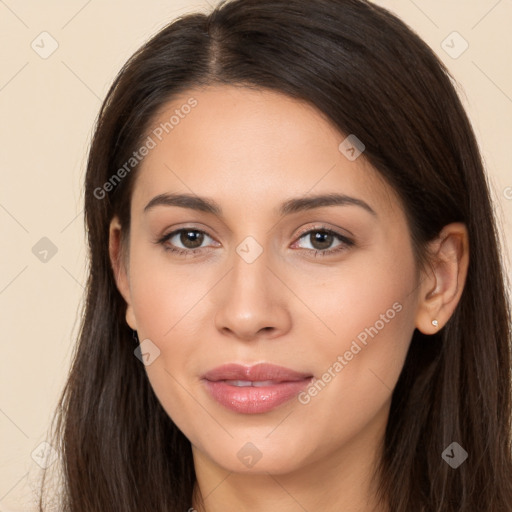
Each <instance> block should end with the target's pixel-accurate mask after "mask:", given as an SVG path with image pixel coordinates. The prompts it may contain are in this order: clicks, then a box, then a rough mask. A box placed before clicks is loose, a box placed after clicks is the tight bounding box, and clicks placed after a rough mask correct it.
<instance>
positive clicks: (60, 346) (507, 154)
mask: <svg viewBox="0 0 512 512" xmlns="http://www.w3.org/2000/svg"><path fill="white" fill-rule="evenodd" d="M210 1H211V3H212V4H213V3H215V2H214V0H210ZM376 3H378V4H380V5H383V6H386V7H388V8H389V9H391V10H392V11H394V12H396V13H397V14H398V15H399V16H400V17H401V18H402V19H403V20H404V21H405V22H406V23H407V24H408V25H410V26H411V27H412V28H413V29H415V30H416V31H417V32H418V33H419V35H420V36H422V37H423V38H424V39H425V41H426V42H427V43H428V44H429V45H430V46H431V47H432V48H433V49H434V51H436V53H437V54H439V55H440V57H441V58H442V59H443V61H444V62H445V63H446V64H447V65H448V67H449V69H450V70H451V71H452V73H453V75H454V77H455V79H456V80H457V81H458V83H459V84H460V93H461V94H462V96H463V101H464V104H465V105H466V108H467V110H468V112H469V114H470V117H471V119H472V122H473V125H474V127H475V130H476V134H477V137H478V139H479V141H480V145H481V148H482V152H483V155H484V158H485V162H486V165H487V169H488V172H489V177H490V181H491V185H492V188H493V194H494V196H495V203H496V208H497V211H498V215H499V217H500V219H501V223H502V227H501V229H502V232H503V237H504V247H505V249H504V252H506V253H507V254H510V252H511V251H510V249H511V247H512V226H511V222H510V219H511V218H512V215H511V213H512V188H510V187H512V173H511V167H510V164H511V146H512V144H511V136H512V122H511V121H512V63H511V58H510V48H512V31H511V30H510V22H511V21H512V1H511V0H499V1H498V0H470V1H463V0H452V1H446V0H444V1H443V0H429V1H427V0H414V1H413V0H390V1H383V0H379V1H378V2H376ZM199 9H200V10H207V9H209V5H208V3H207V2H206V1H205V2H201V1H199V0H198V1H191V0H181V1H180V0H167V1H163V0H145V1H144V2H142V1H134V0H130V1H123V2H121V1H120V0H116V1H110V2H106V1H103V2H102V1H100V0H89V1H87V0H70V1H66V2H58V1H56V0H48V1H45V2H29V1H22V0H5V1H3V0H0V43H1V44H0V48H1V49H0V52H1V56H2V58H1V62H2V66H1V67H0V112H1V120H2V121H1V126H0V130H1V131H0V140H1V148H2V150H1V152H0V169H1V173H2V174H1V176H2V179H1V188H0V223H1V224H0V226H1V237H2V251H1V260H0V261H1V271H0V312H1V324H0V325H1V327H2V331H1V336H2V358H1V360H0V367H1V373H0V379H1V380H0V439H1V453H0V510H1V511H3V512H9V511H15V510H32V509H33V506H31V501H32V499H33V498H32V491H31V487H32V486H33V484H31V482H32V481H33V480H34V478H37V476H38V474H39V471H40V468H39V466H38V465H37V463H36V461H37V460H38V454H40V452H41V449H39V450H36V451H34V450H35V449H36V447H38V446H39V445H40V443H42V442H43V441H45V438H46V430H47V428H48V426H49V420H50V417H51V415H52V413H53V409H54V407H55V404H56V400H57V397H58V394H59V392H60V390H61V388H62V386H63V384H64V381H65V378H66V375H67V371H68V368H69V362H70V356H71V353H72V348H73V343H74V340H75V338H76V334H77V330H78V308H79V305H80V302H81V299H82V293H83V283H84V282H85V257H86V252H85V238H84V231H83V217H82V181H83V177H84V169H85V159H86V151H87V147H88V143H89V139H90V136H91V131H92V127H93V123H94V120H95V117H96V115H97V112H98V109H99V107H100V104H101V100H102V98H103V97H104V95H105V94H106V91H107V89H108V87H109V85H110V83H111V82H112V80H113V78H114V76H115V74H116V73H117V71H118V70H119V68H120V67H121V65H122V64H123V63H124V62H125V60H126V59H127V58H128V57H129V56H130V55H131V54H132V53H133V52H134V51H135V50H136V49H137V48H138V47H139V46H140V45H141V44H142V43H143V42H144V41H145V40H146V39H147V38H148V37H149V36H150V35H152V34H154V33H155V32H156V31H157V30H158V29H159V28H161V27H163V26H164V25H165V24H167V23H168V22H169V21H170V20H171V19H172V18H174V17H175V16H177V15H179V14H182V13H184V12H186V11H193V10H199ZM43 31H46V32H48V33H49V34H51V37H53V38H54V39H55V40H56V41H57V43H58V48H57V50H56V51H55V52H54V53H53V54H52V55H50V56H49V57H48V58H46V59H43V58H41V57H40V56H39V54H38V53H36V51H35V50H34V49H33V48H32V47H31V44H32V41H35V43H34V46H35V45H39V47H37V46H36V48H37V49H38V51H40V52H41V51H43V50H44V49H43V48H42V46H43V44H44V48H45V49H46V50H48V49H49V48H51V46H50V44H51V40H50V39H49V36H39V35H40V34H41V32H43ZM453 31H457V32H459V33H460V35H461V36H462V37H463V38H464V39H465V40H466V41H467V42H468V44H469V47H468V49H467V50H466V51H465V52H464V53H462V54H461V55H460V56H459V57H458V58H453V57H451V56H450V55H448V53H446V52H445V50H444V49H443V47H442V46H441V43H442V41H443V40H445V39H446V38H447V36H449V34H451V33H452V32H453ZM453 37H454V36H450V38H448V40H447V42H448V44H450V45H451V46H453V49H452V50H450V51H452V52H453V51H456V50H460V49H461V48H462V46H460V45H461V44H462V43H463V42H462V41H460V40H457V39H456V38H455V39H453ZM41 38H45V39H44V42H41ZM452 40H453V43H452ZM43 237H47V238H48V239H50V240H51V242H52V243H53V244H54V246H55V247H56V249H57V252H56V253H55V255H53V256H52V254H51V252H50V253H48V256H47V261H46V262H42V261H40V259H38V257H36V255H35V254H34V253H33V252H32V248H33V247H34V245H35V244H36V243H38V241H39V240H40V239H41V238H43ZM37 247H39V246H37ZM35 252H36V253H37V251H35ZM40 256H41V257H42V256H43V255H42V254H40ZM507 258H508V256H507ZM509 268H510V267H509ZM31 454H33V455H34V457H32V456H31ZM34 459H35V460H34ZM39 460H40V459H39Z"/></svg>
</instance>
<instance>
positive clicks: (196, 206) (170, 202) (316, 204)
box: [144, 193, 377, 217]
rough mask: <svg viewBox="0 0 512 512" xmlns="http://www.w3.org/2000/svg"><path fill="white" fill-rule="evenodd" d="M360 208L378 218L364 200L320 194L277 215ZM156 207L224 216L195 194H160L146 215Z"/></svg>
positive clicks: (288, 204) (292, 201)
mask: <svg viewBox="0 0 512 512" xmlns="http://www.w3.org/2000/svg"><path fill="white" fill-rule="evenodd" d="M347 205H353V206H359V207H361V208H363V209H364V210H366V211H367V212H368V213H371V214H372V215H373V216H375V217H377V213H376V212H375V210H374V209H373V208H372V207H371V206H370V205H369V204H367V203H366V202H365V201H363V200H362V199H357V198H355V197H351V196H347V195H345V194H335V193H332V194H318V195H313V196H304V197H297V198H292V199H288V200H286V201H285V202H284V203H282V204H281V205H280V207H279V208H278V210H277V213H278V214H279V215H280V216H284V215H289V214H291V213H296V212H301V211H306V210H312V209H314V208H321V207H323V206H347ZM156 206H179V207H181V208H189V209H191V210H199V211H202V212H206V213H212V214H213V215H217V216H222V208H221V207H220V206H219V204H218V203H216V202H215V201H214V200H213V199H209V198H206V197H199V196H196V195H193V194H159V195H157V196H155V197H154V198H153V199H151V201H149V203H148V204H147V205H146V206H145V207H144V213H146V212H148V211H149V210H151V209H152V208H155V207H156Z"/></svg>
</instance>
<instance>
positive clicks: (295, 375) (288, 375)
mask: <svg viewBox="0 0 512 512" xmlns="http://www.w3.org/2000/svg"><path fill="white" fill-rule="evenodd" d="M309 377H312V375H311V374H309V373H302V372H297V371H295V370H291V369H290V368H285V367H284V366H278V365H275V364H268V363H259V364H255V365H253V366H244V365H241V364H236V363H229V364H224V365H222V366H217V367H216V368H213V369H212V370H210V371H208V372H206V373H205V374H204V375H203V379H206V380H209V381H221V380H244V381H252V382H257V381H273V382H292V381H298V380H303V379H307V378H309Z"/></svg>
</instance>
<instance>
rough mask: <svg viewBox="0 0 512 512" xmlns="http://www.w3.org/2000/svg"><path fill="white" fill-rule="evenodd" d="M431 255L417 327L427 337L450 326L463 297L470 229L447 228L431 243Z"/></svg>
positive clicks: (421, 289)
mask: <svg viewBox="0 0 512 512" xmlns="http://www.w3.org/2000/svg"><path fill="white" fill-rule="evenodd" d="M429 253H430V255H431V256H430V266H429V269H428V270H426V271H425V272H424V274H423V276H422V279H423V280H422V283H421V286H420V294H419V303H418V309H417V312H416V328H417V329H418V330H420V331H421V332H422V333H424V334H434V333H436V332H437V331H438V330H439V329H441V328H442V327H443V326H444V325H445V324H446V322H447V321H448V320H449V318H450V317H451V315H452V314H453V312H454V310H455V307H456V306H457V304H458V302H459V299H460V297H461V295H462V291H463V289H464V284H465V282H466V276H467V271H468V265H469V237H468V232H467V228H466V226H465V225H464V224H462V223H460V222H455V223H452V224H448V225H446V226H445V227H444V228H443V229H442V230H441V232H440V233H439V236H438V237H437V238H436V239H435V240H434V241H432V242H430V243H429ZM434 320H437V323H438V325H437V326H435V325H433V324H432V321H434Z"/></svg>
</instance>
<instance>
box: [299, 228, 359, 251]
mask: <svg viewBox="0 0 512 512" xmlns="http://www.w3.org/2000/svg"><path fill="white" fill-rule="evenodd" d="M303 239H304V240H306V242H309V244H310V245H311V247H310V248H308V247H306V249H308V250H313V251H315V252H314V256H317V255H318V254H320V255H321V256H325V255H330V254H334V253H337V252H340V251H343V250H346V249H348V248H349V247H352V246H353V245H354V241H353V240H351V239H350V238H347V237H346V236H344V235H342V234H341V233H338V232H336V231H333V230H332V229H328V228H325V227H323V226H322V227H318V228H315V229H310V230H309V231H306V232H305V233H303V234H302V235H301V236H300V238H299V241H300V240H303ZM336 239H337V240H338V244H337V245H334V248H333V247H332V245H333V243H334V242H335V241H336ZM302 248H304V247H302Z"/></svg>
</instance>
